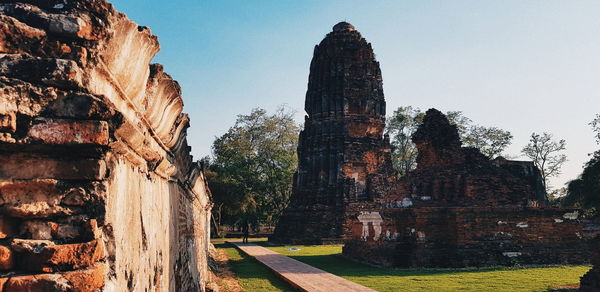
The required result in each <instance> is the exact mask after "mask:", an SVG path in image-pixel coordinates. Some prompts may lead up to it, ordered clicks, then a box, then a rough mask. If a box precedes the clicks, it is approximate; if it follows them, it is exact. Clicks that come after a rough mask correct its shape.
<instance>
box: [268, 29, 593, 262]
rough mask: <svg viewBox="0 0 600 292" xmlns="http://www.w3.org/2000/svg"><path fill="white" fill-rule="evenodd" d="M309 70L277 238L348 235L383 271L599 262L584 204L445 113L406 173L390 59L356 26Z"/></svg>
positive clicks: (333, 36)
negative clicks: (563, 202) (388, 86)
mask: <svg viewBox="0 0 600 292" xmlns="http://www.w3.org/2000/svg"><path fill="white" fill-rule="evenodd" d="M310 69H311V70H310V77H309V83H308V91H307V95H306V105H305V109H306V112H307V113H308V116H307V117H306V121H305V129H304V131H302V133H301V134H300V143H299V146H298V159H299V166H298V173H297V176H296V178H295V181H294V192H293V195H292V199H291V203H290V206H289V207H288V209H287V210H286V211H285V212H284V214H283V216H282V218H281V220H280V222H279V223H278V226H277V228H276V230H275V233H274V234H273V236H272V238H271V240H272V241H275V242H284V243H331V242H340V241H345V242H346V244H345V246H344V254H345V255H347V256H349V257H352V258H355V259H358V260H361V261H365V262H370V263H373V264H377V265H383V266H402V267H422V266H428V267H464V266H485V265H498V264H506V265H510V264H515V263H521V264H553V263H584V262H586V261H587V260H588V258H587V257H588V255H589V253H588V252H587V248H586V247H585V243H584V241H583V240H582V239H581V237H582V234H583V224H581V223H580V222H579V221H578V220H577V219H578V216H579V213H578V210H575V209H574V210H565V209H557V208H551V207H548V206H547V204H546V203H547V198H546V194H545V192H544V190H543V187H542V184H541V178H540V174H539V171H538V170H537V168H536V167H535V166H533V164H532V163H531V162H523V161H510V160H506V159H503V158H498V159H496V160H489V159H488V158H487V157H485V156H484V155H482V154H481V153H480V152H479V150H477V149H474V148H464V147H461V141H460V138H459V135H458V131H457V129H456V126H453V125H451V124H450V123H449V121H448V119H447V118H446V117H445V116H444V115H443V114H442V113H441V112H439V111H437V110H435V109H430V110H429V111H427V113H426V116H425V118H424V122H423V124H422V125H421V126H420V127H419V129H418V131H417V132H416V133H415V134H414V136H413V141H414V142H415V144H416V145H417V148H418V151H419V155H418V159H417V162H418V167H417V169H416V170H414V171H412V172H410V173H408V174H407V175H405V176H403V177H401V178H397V176H396V174H395V172H394V170H393V169H392V165H391V158H390V146H389V141H388V140H389V139H388V138H387V137H383V128H384V124H385V101H384V98H383V89H382V77H381V72H380V70H379V64H378V63H377V61H376V60H375V57H374V54H373V51H372V48H371V45H370V44H368V43H367V42H366V41H365V39H364V38H362V37H361V35H360V33H358V32H357V31H356V30H355V29H354V27H353V26H352V25H350V24H348V23H345V22H342V23H339V24H337V25H336V26H334V28H333V32H331V33H329V34H328V35H327V36H326V37H325V39H324V40H323V41H322V42H321V43H320V44H319V45H318V46H317V47H316V48H315V52H314V57H313V60H312V62H311V68H310Z"/></svg>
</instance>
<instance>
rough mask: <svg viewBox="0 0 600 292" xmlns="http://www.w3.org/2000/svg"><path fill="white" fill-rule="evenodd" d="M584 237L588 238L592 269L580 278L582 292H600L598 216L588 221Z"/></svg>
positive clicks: (599, 225) (599, 223)
mask: <svg viewBox="0 0 600 292" xmlns="http://www.w3.org/2000/svg"><path fill="white" fill-rule="evenodd" d="M585 229H586V230H585V231H586V232H585V237H587V238H589V240H588V246H589V247H590V249H591V251H592V257H591V262H592V265H594V266H593V267H592V269H591V270H589V271H588V272H587V273H586V274H585V275H583V277H581V285H580V286H581V290H582V291H590V292H592V291H594V292H597V291H600V216H597V217H596V218H595V219H592V220H588V222H587V224H586V228H585Z"/></svg>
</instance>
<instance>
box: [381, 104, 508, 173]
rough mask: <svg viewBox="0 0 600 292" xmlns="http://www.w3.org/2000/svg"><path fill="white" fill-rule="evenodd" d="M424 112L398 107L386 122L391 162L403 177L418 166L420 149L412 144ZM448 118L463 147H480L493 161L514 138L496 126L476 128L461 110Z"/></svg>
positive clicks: (450, 113)
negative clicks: (456, 130)
mask: <svg viewBox="0 0 600 292" xmlns="http://www.w3.org/2000/svg"><path fill="white" fill-rule="evenodd" d="M424 116H425V113H424V112H422V111H421V110H420V109H418V108H413V107H411V106H406V107H399V108H398V109H396V110H395V111H394V113H393V114H392V116H391V117H388V119H387V125H386V134H388V135H389V136H390V144H391V146H392V149H393V151H392V163H393V165H394V167H395V169H396V170H397V171H398V172H399V174H400V175H404V174H406V173H407V172H409V171H411V170H413V169H414V168H415V167H416V165H417V149H416V146H415V145H414V143H413V142H412V141H411V136H412V134H413V133H414V132H415V131H416V130H417V127H418V126H419V125H420V124H421V123H422V122H423V117H424ZM446 117H447V118H448V120H449V121H450V123H451V124H453V125H455V126H456V127H457V129H458V133H459V135H460V137H461V140H462V142H463V145H464V146H468V147H475V148H478V149H479V150H480V151H481V153H483V154H484V155H486V156H488V157H489V158H494V157H496V156H498V155H500V154H501V153H502V152H503V151H504V150H505V149H506V147H508V145H510V143H511V140H512V138H513V136H512V134H511V133H510V132H509V131H505V130H502V129H499V128H496V127H484V126H480V125H474V124H473V121H472V120H471V119H469V118H467V117H465V116H464V115H463V113H462V112H461V111H448V112H446Z"/></svg>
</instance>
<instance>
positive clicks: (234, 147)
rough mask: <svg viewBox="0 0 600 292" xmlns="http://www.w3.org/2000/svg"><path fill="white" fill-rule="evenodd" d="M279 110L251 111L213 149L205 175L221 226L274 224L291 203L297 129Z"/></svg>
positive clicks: (285, 112)
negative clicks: (208, 173) (245, 222)
mask: <svg viewBox="0 0 600 292" xmlns="http://www.w3.org/2000/svg"><path fill="white" fill-rule="evenodd" d="M293 114H294V113H293V112H292V111H290V110H287V109H285V108H283V107H281V108H280V109H278V110H277V112H275V113H274V114H272V115H269V114H267V112H266V111H265V110H263V109H259V108H257V109H253V110H252V112H251V113H250V114H249V115H239V116H238V118H237V120H236V122H235V125H234V126H233V127H231V128H229V130H228V131H227V133H225V134H224V135H222V136H221V137H218V138H217V139H216V140H215V141H214V143H213V147H212V149H213V159H212V161H211V162H210V167H209V168H210V171H211V172H212V174H210V176H209V175H207V177H208V182H209V186H210V187H211V191H212V193H213V198H214V201H215V205H216V207H217V208H216V209H218V208H219V206H223V208H222V209H221V211H222V214H221V215H222V218H223V219H222V222H223V223H225V224H229V225H235V224H239V223H240V221H242V220H243V221H253V222H254V223H255V224H256V223H258V222H260V223H265V224H273V223H275V222H276V221H277V219H278V217H279V215H280V214H281V212H283V209H285V207H286V206H287V204H288V202H289V197H290V194H291V190H292V179H293V175H294V172H295V170H296V164H297V157H296V148H297V141H298V132H299V130H300V127H299V126H298V125H297V124H296V123H295V122H294V119H293Z"/></svg>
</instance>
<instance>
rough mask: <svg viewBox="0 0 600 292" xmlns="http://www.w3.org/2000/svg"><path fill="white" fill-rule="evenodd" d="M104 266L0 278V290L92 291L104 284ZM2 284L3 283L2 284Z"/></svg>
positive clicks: (15, 291) (4, 291)
mask: <svg viewBox="0 0 600 292" xmlns="http://www.w3.org/2000/svg"><path fill="white" fill-rule="evenodd" d="M105 273H106V266H105V264H103V263H98V264H96V265H94V266H92V267H90V268H88V269H82V270H77V271H70V272H64V273H57V274H35V275H26V276H16V277H10V278H0V291H2V292H31V291H65V292H66V291H76V292H93V291H98V290H99V289H100V288H102V287H103V286H104V278H105ZM2 284H4V285H2Z"/></svg>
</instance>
